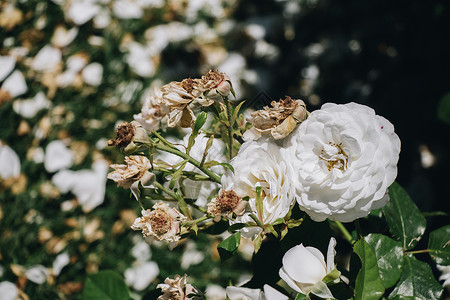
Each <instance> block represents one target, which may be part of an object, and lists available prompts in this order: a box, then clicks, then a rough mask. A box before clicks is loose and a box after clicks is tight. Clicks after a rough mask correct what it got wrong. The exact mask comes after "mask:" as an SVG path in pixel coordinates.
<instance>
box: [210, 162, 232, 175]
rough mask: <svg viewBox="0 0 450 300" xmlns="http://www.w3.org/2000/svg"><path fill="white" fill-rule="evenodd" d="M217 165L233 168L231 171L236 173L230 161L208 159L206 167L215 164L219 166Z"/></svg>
mask: <svg viewBox="0 0 450 300" xmlns="http://www.w3.org/2000/svg"><path fill="white" fill-rule="evenodd" d="M217 165H219V166H222V167H224V168H228V169H230V170H231V172H233V173H234V168H233V166H232V165H230V164H229V163H220V162H218V161H215V160H211V161H208V162H207V163H205V167H208V168H209V167H213V166H217Z"/></svg>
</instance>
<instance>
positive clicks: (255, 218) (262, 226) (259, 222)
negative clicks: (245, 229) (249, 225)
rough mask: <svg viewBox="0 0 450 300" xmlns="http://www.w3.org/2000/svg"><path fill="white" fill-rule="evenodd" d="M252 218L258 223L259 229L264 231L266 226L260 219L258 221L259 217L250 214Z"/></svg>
mask: <svg viewBox="0 0 450 300" xmlns="http://www.w3.org/2000/svg"><path fill="white" fill-rule="evenodd" d="M250 217H251V218H252V219H253V221H255V222H256V224H257V225H258V226H259V227H261V228H262V229H264V227H265V226H264V224H263V223H262V222H261V220H260V219H258V217H257V216H255V214H254V213H251V214H250Z"/></svg>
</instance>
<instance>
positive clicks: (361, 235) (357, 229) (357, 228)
mask: <svg viewBox="0 0 450 300" xmlns="http://www.w3.org/2000/svg"><path fill="white" fill-rule="evenodd" d="M353 222H354V223H355V228H356V232H357V233H358V236H359V238H358V239H360V238H362V237H363V233H362V230H361V225H360V224H359V220H358V219H356V220H355V221H353Z"/></svg>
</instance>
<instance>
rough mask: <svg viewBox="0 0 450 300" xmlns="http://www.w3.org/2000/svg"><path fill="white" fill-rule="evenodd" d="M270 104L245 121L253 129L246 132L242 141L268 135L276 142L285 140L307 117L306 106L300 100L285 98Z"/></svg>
mask: <svg viewBox="0 0 450 300" xmlns="http://www.w3.org/2000/svg"><path fill="white" fill-rule="evenodd" d="M270 104H271V105H272V107H268V106H265V107H264V109H261V110H257V111H255V112H253V113H251V115H250V117H249V118H248V119H247V121H248V122H250V123H252V124H253V128H251V129H250V130H247V131H246V133H245V134H244V139H253V140H255V139H258V138H259V137H261V135H263V134H269V133H270V134H271V135H272V137H273V138H274V139H276V140H278V139H282V138H285V137H286V136H287V135H289V133H291V132H292V130H294V128H295V126H297V124H299V123H301V122H303V121H304V120H306V118H307V117H308V111H307V110H306V105H305V103H304V102H303V101H302V100H294V99H292V98H291V97H286V98H285V99H284V100H283V99H280V101H278V102H277V101H272V102H271V103H270Z"/></svg>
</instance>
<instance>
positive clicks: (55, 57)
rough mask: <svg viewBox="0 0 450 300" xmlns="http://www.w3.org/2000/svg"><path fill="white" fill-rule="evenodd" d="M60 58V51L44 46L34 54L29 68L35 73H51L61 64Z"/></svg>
mask: <svg viewBox="0 0 450 300" xmlns="http://www.w3.org/2000/svg"><path fill="white" fill-rule="evenodd" d="M61 56H62V54H61V50H59V49H58V48H55V47H52V46H50V45H46V46H44V47H43V48H42V49H41V50H39V52H38V53H37V54H36V56H35V57H34V60H33V64H32V65H31V67H32V68H33V70H35V71H52V70H54V69H55V68H56V67H57V66H58V64H59V63H60V62H61Z"/></svg>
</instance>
